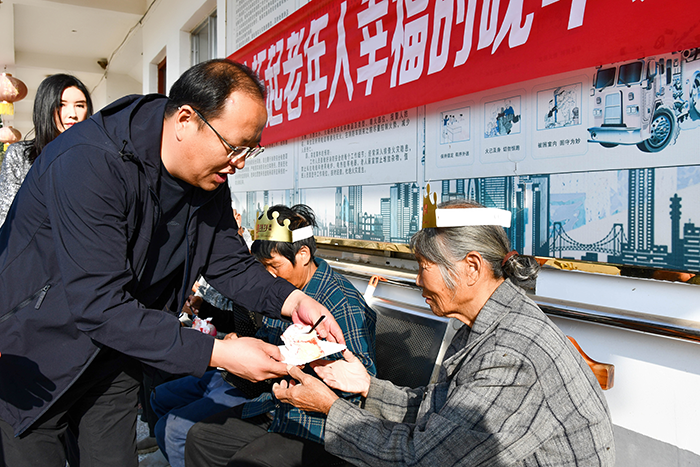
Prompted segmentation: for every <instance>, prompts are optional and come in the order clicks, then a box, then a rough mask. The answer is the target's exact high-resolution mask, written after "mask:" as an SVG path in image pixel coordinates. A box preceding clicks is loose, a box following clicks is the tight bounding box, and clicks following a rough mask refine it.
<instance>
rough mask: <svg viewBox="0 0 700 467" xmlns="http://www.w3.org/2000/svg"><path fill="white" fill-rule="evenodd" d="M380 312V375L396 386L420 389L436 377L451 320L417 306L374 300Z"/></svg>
mask: <svg viewBox="0 0 700 467" xmlns="http://www.w3.org/2000/svg"><path fill="white" fill-rule="evenodd" d="M371 306H372V308H373V309H374V310H375V311H376V313H377V337H376V341H377V346H376V354H377V361H376V364H377V376H378V377H379V378H381V379H386V380H389V381H391V382H392V383H394V384H396V385H397V386H407V387H414V388H415V387H419V386H425V385H427V384H428V383H430V382H431V379H433V377H434V376H435V377H436V376H437V368H439V365H440V364H441V363H442V356H443V355H444V353H445V349H446V346H447V345H448V344H449V342H448V343H444V341H445V336H446V334H447V331H448V323H449V320H448V319H445V318H438V317H437V316H433V315H428V314H426V313H425V312H422V311H419V309H418V308H417V307H412V306H410V305H406V304H401V305H400V306H399V305H398V304H395V303H393V302H391V303H390V302H388V301H385V300H382V299H373V300H372V301H371Z"/></svg>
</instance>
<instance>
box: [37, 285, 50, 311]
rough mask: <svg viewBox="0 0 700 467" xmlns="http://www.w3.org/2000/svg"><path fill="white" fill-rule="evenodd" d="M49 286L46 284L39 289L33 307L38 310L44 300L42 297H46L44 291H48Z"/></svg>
mask: <svg viewBox="0 0 700 467" xmlns="http://www.w3.org/2000/svg"><path fill="white" fill-rule="evenodd" d="M50 288H51V285H49V284H46V285H45V286H44V287H42V289H41V290H40V291H39V298H38V299H37V300H36V305H34V309H35V310H38V309H39V307H40V306H41V304H42V303H43V302H44V299H45V298H46V292H48V291H49V289H50Z"/></svg>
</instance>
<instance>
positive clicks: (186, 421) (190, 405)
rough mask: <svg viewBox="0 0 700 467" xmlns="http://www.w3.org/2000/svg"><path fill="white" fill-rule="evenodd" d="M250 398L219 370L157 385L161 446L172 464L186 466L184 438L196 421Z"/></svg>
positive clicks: (154, 396) (153, 398)
mask: <svg viewBox="0 0 700 467" xmlns="http://www.w3.org/2000/svg"><path fill="white" fill-rule="evenodd" d="M247 400H248V399H247V398H246V397H245V396H244V395H243V393H242V392H241V391H239V390H238V389H236V388H235V387H233V386H231V385H230V384H228V383H227V382H226V381H224V379H223V378H222V377H221V373H219V372H218V371H216V370H211V371H207V372H206V373H204V376H202V377H201V378H196V377H194V376H186V377H184V378H180V379H176V380H173V381H169V382H167V383H164V384H161V385H160V386H158V387H156V389H155V391H154V392H153V394H152V395H151V406H152V407H153V411H154V412H155V413H156V415H157V416H158V422H157V423H156V428H155V435H156V441H157V442H158V447H159V448H160V450H161V452H162V453H163V455H165V457H166V458H167V459H168V461H169V462H170V465H171V466H172V467H184V466H185V440H186V438H187V432H188V431H189V429H190V428H191V427H192V425H194V424H195V423H197V422H199V421H201V420H204V419H205V418H207V417H209V416H211V415H214V414H217V413H219V412H221V411H223V410H225V409H228V408H230V407H235V406H237V405H240V404H243V403H244V402H246V401H247Z"/></svg>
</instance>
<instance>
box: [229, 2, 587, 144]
mask: <svg viewBox="0 0 700 467" xmlns="http://www.w3.org/2000/svg"><path fill="white" fill-rule="evenodd" d="M558 1H559V0H543V2H542V4H541V6H540V8H545V7H547V6H549V5H552V4H554V3H557V2H558ZM236 3H237V7H238V8H239V9H240V8H243V9H245V8H244V7H242V6H241V5H242V4H243V3H245V5H247V8H252V7H251V6H249V5H248V4H247V3H246V2H242V1H238V2H236ZM328 5H329V6H327V7H325V9H324V8H319V9H318V10H313V11H315V14H314V15H310V16H309V17H308V18H305V19H303V20H302V21H299V22H297V23H294V26H293V28H294V30H290V29H287V30H285V31H284V32H283V34H284V36H281V37H279V38H277V39H274V40H273V41H272V42H269V43H267V44H265V45H262V44H261V48H259V49H255V48H251V49H249V50H248V51H247V52H246V55H245V56H240V57H239V56H236V54H234V55H233V58H234V59H236V60H242V61H243V62H244V63H246V64H248V65H250V66H251V68H253V70H255V71H256V72H258V73H259V74H260V76H261V77H263V79H264V81H265V84H266V86H267V88H268V98H267V107H268V113H269V119H268V126H269V127H274V131H273V132H271V133H270V136H269V138H271V140H272V141H277V140H279V139H280V138H278V137H276V136H275V135H277V133H279V132H282V133H284V134H285V137H287V138H289V137H293V136H300V135H301V134H303V130H302V129H301V127H297V126H294V128H298V129H296V130H290V128H292V127H289V126H284V125H282V124H283V123H284V122H294V123H295V125H298V124H300V122H301V121H304V119H306V118H314V114H317V113H319V111H321V110H324V111H325V110H333V109H339V113H337V114H335V116H336V117H338V116H339V115H344V114H346V113H349V112H347V110H348V109H349V108H348V106H351V105H352V101H353V97H354V96H356V95H357V94H356V92H355V88H356V87H357V88H358V90H359V93H360V96H362V97H370V96H372V95H379V94H380V93H381V92H383V91H388V90H389V89H391V88H396V87H400V86H402V85H407V84H409V83H415V82H417V81H420V80H421V79H423V78H426V77H429V76H430V75H435V74H437V75H438V76H441V75H440V73H441V72H443V71H445V70H446V69H449V68H453V69H456V68H458V67H461V66H463V65H464V64H465V63H466V62H467V61H468V60H469V57H470V56H471V55H473V52H474V51H479V50H482V49H487V50H490V54H491V55H493V54H495V53H496V52H497V50H499V48H501V47H504V44H507V47H508V48H515V47H519V46H521V45H524V44H525V43H526V42H527V41H528V39H529V38H530V35H531V31H532V29H533V23H534V21H535V18H536V15H535V11H537V10H535V11H528V10H526V9H525V5H524V0H507V1H506V0H456V1H455V0H391V1H390V0H362V1H359V2H358V1H356V2H348V1H347V0H346V1H342V2H340V3H339V4H338V5H336V6H331V3H329V4H328ZM585 6H586V2H585V0H572V5H571V8H570V9H567V13H568V14H569V29H572V28H575V27H578V26H581V25H582V24H583V18H584V12H585ZM287 9H288V8H287ZM504 9H505V13H503V10H504ZM275 11H277V10H275ZM285 11H287V10H285ZM324 11H325V12H324ZM478 12H480V13H479V14H478V15H477V13H478ZM499 12H500V13H501V14H500V16H499ZM280 14H281V13H280ZM455 38H457V39H455ZM506 39H507V41H506ZM472 41H474V42H476V47H475V50H473V49H474V44H472ZM457 42H459V43H457ZM252 47H255V46H254V45H253V46H252ZM451 51H452V53H453V56H454V60H453V61H452V62H451V63H450V61H449V57H450V53H451ZM450 76H451V75H450ZM450 76H447V75H446V77H445V79H452V78H451V77H450ZM302 84H303V89H302ZM433 85H435V84H434V83H433ZM340 93H343V94H344V95H342V99H340V98H339V94H340ZM285 103H286V105H285ZM371 107H372V105H369V104H367V101H364V102H363V105H362V106H360V107H357V106H356V107H354V108H356V109H359V108H364V109H368V108H371ZM351 108H352V107H351ZM321 113H322V114H323V112H321ZM358 117H359V115H358ZM314 128H317V126H316V127H314ZM290 131H294V132H295V133H296V134H295V135H291V134H286V132H290Z"/></svg>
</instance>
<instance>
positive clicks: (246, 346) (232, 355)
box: [209, 337, 287, 382]
mask: <svg viewBox="0 0 700 467" xmlns="http://www.w3.org/2000/svg"><path fill="white" fill-rule="evenodd" d="M280 360H282V354H281V353H280V349H279V348H278V347H277V346H276V345H272V344H268V343H267V342H264V341H261V340H260V339H255V338H253V337H237V338H229V339H224V340H219V339H216V340H214V349H213V350H212V352H211V360H210V361H209V365H210V366H215V367H221V368H224V369H225V370H228V371H229V372H231V373H233V374H234V375H238V376H240V377H241V378H245V379H247V380H250V381H254V382H258V381H264V380H266V379H270V378H279V377H280V376H285V375H286V374H287V365H285V364H284V363H281V362H280Z"/></svg>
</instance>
